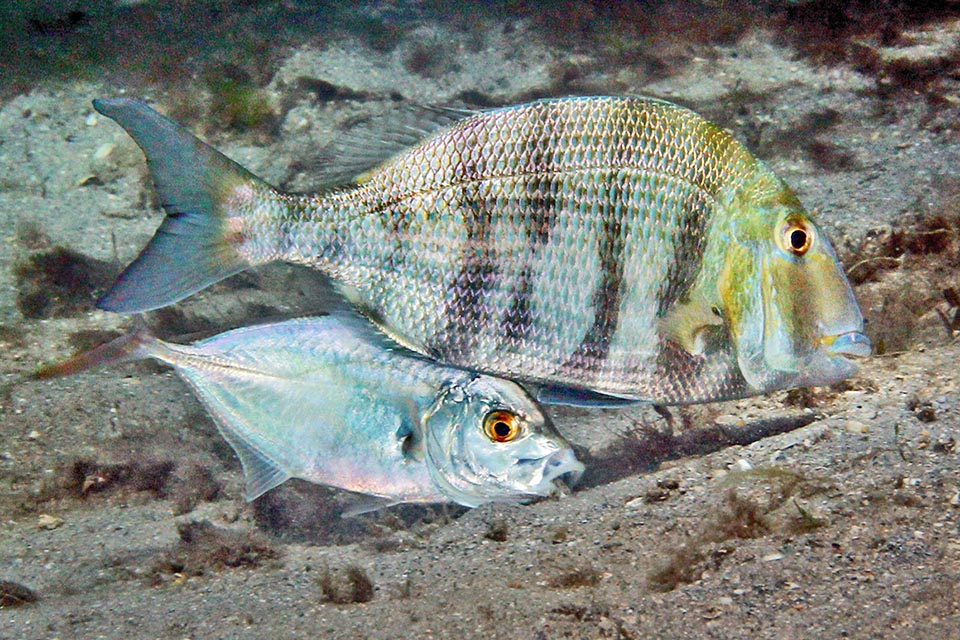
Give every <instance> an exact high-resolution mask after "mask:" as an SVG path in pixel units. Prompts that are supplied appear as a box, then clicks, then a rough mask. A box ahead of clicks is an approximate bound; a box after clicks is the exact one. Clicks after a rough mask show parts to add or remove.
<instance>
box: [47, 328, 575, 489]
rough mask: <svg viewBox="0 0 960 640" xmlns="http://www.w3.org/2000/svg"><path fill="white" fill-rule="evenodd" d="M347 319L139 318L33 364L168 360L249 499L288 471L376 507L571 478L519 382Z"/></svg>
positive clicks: (571, 468)
mask: <svg viewBox="0 0 960 640" xmlns="http://www.w3.org/2000/svg"><path fill="white" fill-rule="evenodd" d="M364 324H366V323H365V322H364ZM357 325H358V323H357V322H355V321H354V322H342V321H340V320H339V319H337V318H335V317H332V316H326V317H321V318H312V319H302V320H290V321H287V322H281V323H277V324H265V325H260V326H254V327H247V328H243V329H235V330H233V331H228V332H226V333H222V334H220V335H217V336H214V337H212V338H208V339H206V340H202V341H200V342H197V343H195V344H194V345H192V346H185V345H178V344H171V343H167V342H164V341H162V340H160V339H158V338H156V337H154V336H153V335H152V334H150V333H149V332H148V331H147V330H146V329H145V328H141V329H140V330H138V331H136V332H134V333H131V334H129V335H127V336H123V337H121V338H118V339H117V340H115V341H113V342H110V343H107V344H106V345H103V346H101V347H98V348H97V349H94V350H93V351H91V352H88V353H86V354H81V355H79V356H77V357H75V358H74V359H72V360H68V361H66V362H64V363H61V364H58V365H52V366H49V367H46V368H45V369H41V371H40V372H39V374H38V375H39V376H40V377H52V376H55V375H65V374H70V373H75V372H77V371H80V370H83V369H86V368H89V367H91V366H96V365H100V364H104V363H110V362H122V361H128V360H138V359H144V358H155V359H157V360H161V361H163V362H166V363H168V364H170V365H172V366H173V367H174V369H175V370H176V371H177V373H178V374H179V375H180V377H182V378H183V379H184V380H185V381H186V382H187V383H189V385H190V386H191V387H192V388H193V390H194V391H195V392H196V394H197V396H198V397H199V398H200V400H201V401H202V402H203V404H204V405H205V406H206V408H207V410H208V412H209V413H210V415H211V416H212V417H213V419H214V422H216V424H217V427H218V428H219V430H220V433H221V434H222V435H223V437H224V438H225V439H226V440H227V442H228V443H229V444H230V446H231V447H233V449H234V451H236V453H237V455H238V456H239V458H240V461H241V463H242V464H243V470H244V475H245V477H246V483H247V491H246V495H247V499H248V500H253V499H254V498H256V497H257V496H259V495H261V494H263V493H264V492H266V491H269V490H270V489H272V488H273V487H275V486H277V485H279V484H281V483H282V482H284V481H285V480H287V479H288V478H301V479H303V480H307V481H309V482H315V483H318V484H324V485H329V486H333V487H339V488H341V489H347V490H350V491H355V492H359V493H364V494H368V495H370V496H376V497H379V498H383V499H384V501H383V503H382V504H381V505H380V506H385V505H387V504H394V503H400V502H456V503H459V504H462V505H466V506H470V507H475V506H477V505H480V504H483V503H486V502H493V501H513V500H524V499H530V498H531V497H534V496H544V495H549V494H551V493H554V492H555V491H556V490H557V485H556V484H555V483H556V482H558V481H561V482H567V483H568V484H572V483H574V482H576V480H577V479H579V477H580V474H581V473H582V472H583V465H582V464H581V463H580V462H579V461H578V460H577V459H576V456H575V455H574V453H573V450H572V449H571V448H570V446H569V445H568V444H567V443H566V441H564V439H563V438H562V437H561V436H560V435H559V434H558V433H557V432H556V430H555V429H554V428H553V425H552V423H551V422H550V420H549V419H548V418H547V417H546V416H545V415H544V414H543V413H542V412H541V411H540V409H539V408H538V407H537V405H536V403H535V402H534V401H533V400H532V399H531V398H530V397H529V396H528V395H527V394H526V393H525V392H524V391H523V390H522V389H521V388H520V387H519V386H517V385H516V384H514V383H512V382H509V381H507V380H501V379H498V378H492V377H490V376H485V375H480V374H476V373H472V372H467V371H462V370H459V369H453V368H450V367H444V366H441V365H438V364H436V363H434V362H430V361H428V360H425V359H424V358H422V357H419V356H416V355H412V354H408V353H406V352H405V350H404V349H403V348H402V347H398V346H396V345H392V344H390V343H389V341H387V340H385V339H384V338H383V337H382V336H380V335H375V332H374V330H373V328H372V327H368V326H366V327H360V326H357Z"/></svg>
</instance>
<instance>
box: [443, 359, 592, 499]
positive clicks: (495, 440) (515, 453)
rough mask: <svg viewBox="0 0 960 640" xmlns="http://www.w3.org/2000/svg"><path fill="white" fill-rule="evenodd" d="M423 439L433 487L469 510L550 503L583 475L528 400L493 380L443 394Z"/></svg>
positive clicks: (476, 379) (478, 378)
mask: <svg viewBox="0 0 960 640" xmlns="http://www.w3.org/2000/svg"><path fill="white" fill-rule="evenodd" d="M424 433H425V434H426V445H427V446H426V455H427V463H428V467H429V469H430V474H431V477H432V478H433V480H434V482H436V484H437V486H438V487H440V489H441V490H442V491H443V493H444V494H445V495H447V496H448V497H449V498H450V499H451V500H452V501H454V502H458V503H460V504H463V505H466V506H470V507H475V506H478V505H480V504H483V503H485V502H503V501H520V500H524V499H530V498H532V497H534V496H546V495H551V494H553V493H555V492H557V491H558V490H561V491H562V490H563V487H562V485H563V484H565V485H566V486H567V487H570V486H572V485H573V484H575V483H576V482H577V480H579V479H580V475H581V474H582V473H583V470H584V466H583V464H582V463H581V462H580V461H579V460H577V458H576V455H575V454H574V452H573V449H572V448H571V447H570V445H569V444H568V443H567V442H566V441H565V440H564V439H563V437H562V436H561V435H560V434H559V433H558V432H557V431H556V429H555V428H554V426H553V423H552V422H551V421H550V419H549V418H548V417H547V416H546V415H545V414H544V413H543V412H542V411H541V410H540V408H539V406H538V405H537V404H536V403H535V402H534V401H533V399H531V398H530V396H529V395H527V393H526V392H525V391H524V390H523V389H522V388H521V387H520V386H519V385H517V384H515V383H513V382H510V381H508V380H503V379H500V378H494V377H490V376H485V375H475V376H473V377H470V378H466V379H464V380H461V381H460V382H458V383H451V384H449V385H447V386H446V387H444V388H443V389H442V390H441V393H440V394H439V395H438V397H437V400H436V402H435V403H434V405H433V406H432V407H431V409H430V410H429V411H428V412H427V413H426V414H425V417H424ZM558 485H560V486H558Z"/></svg>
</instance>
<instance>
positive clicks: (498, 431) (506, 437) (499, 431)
mask: <svg viewBox="0 0 960 640" xmlns="http://www.w3.org/2000/svg"><path fill="white" fill-rule="evenodd" d="M483 432H484V433H485V434H487V437H488V438H490V439H491V440H493V441H494V442H510V441H512V440H516V439H517V436H518V435H520V418H519V416H517V414H515V413H512V412H510V411H503V410H502V409H501V410H497V411H491V412H490V413H488V414H487V415H486V417H484V419H483Z"/></svg>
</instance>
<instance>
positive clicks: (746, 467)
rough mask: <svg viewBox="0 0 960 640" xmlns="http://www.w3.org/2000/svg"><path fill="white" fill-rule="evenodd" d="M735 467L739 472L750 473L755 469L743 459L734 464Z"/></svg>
mask: <svg viewBox="0 0 960 640" xmlns="http://www.w3.org/2000/svg"><path fill="white" fill-rule="evenodd" d="M733 466H734V468H735V469H736V470H737V471H750V470H751V469H753V465H752V464H750V463H749V462H747V461H746V460H744V459H743V458H740V459H739V460H737V461H736V462H734V463H733Z"/></svg>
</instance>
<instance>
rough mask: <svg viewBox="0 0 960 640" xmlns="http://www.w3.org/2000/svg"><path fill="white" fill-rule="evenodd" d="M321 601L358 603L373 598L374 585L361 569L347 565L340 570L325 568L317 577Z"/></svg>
mask: <svg viewBox="0 0 960 640" xmlns="http://www.w3.org/2000/svg"><path fill="white" fill-rule="evenodd" d="M317 586H318V587H320V594H321V599H322V600H323V602H330V603H332V604H358V603H362V602H370V601H371V600H373V594H374V586H373V581H372V580H370V578H369V576H367V574H366V572H364V570H363V569H361V568H360V567H356V566H352V565H351V566H349V567H346V568H344V569H340V570H336V571H334V570H331V569H329V568H325V569H324V570H323V571H322V572H321V573H320V577H318V578H317Z"/></svg>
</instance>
